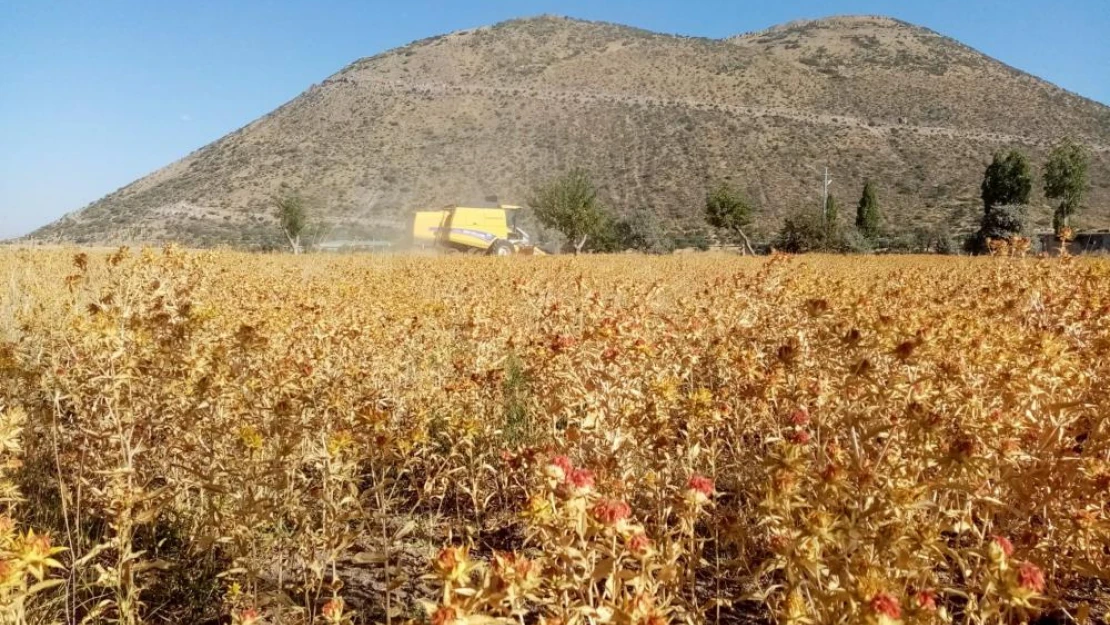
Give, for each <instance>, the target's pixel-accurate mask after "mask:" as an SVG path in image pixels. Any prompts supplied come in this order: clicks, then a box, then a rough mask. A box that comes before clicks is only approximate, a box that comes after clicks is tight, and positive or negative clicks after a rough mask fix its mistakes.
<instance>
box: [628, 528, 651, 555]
mask: <svg viewBox="0 0 1110 625" xmlns="http://www.w3.org/2000/svg"><path fill="white" fill-rule="evenodd" d="M648 549H651V539H650V538H648V537H647V534H644V533H643V532H640V533H639V534H635V535H633V536H632V538H629V539H628V550H629V551H631V552H632V553H636V554H643V553H647V550H648Z"/></svg>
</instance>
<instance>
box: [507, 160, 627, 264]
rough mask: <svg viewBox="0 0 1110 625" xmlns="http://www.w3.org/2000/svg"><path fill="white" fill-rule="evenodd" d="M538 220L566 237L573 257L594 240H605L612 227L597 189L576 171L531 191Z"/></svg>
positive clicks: (589, 180)
mask: <svg viewBox="0 0 1110 625" xmlns="http://www.w3.org/2000/svg"><path fill="white" fill-rule="evenodd" d="M528 205H529V206H531V207H532V210H533V212H534V213H535V215H536V219H537V220H539V222H540V223H541V224H543V225H544V226H545V227H548V228H554V229H556V230H558V231H559V232H561V233H563V236H565V237H566V238H567V244H568V245H569V246H570V247H571V248H572V249H573V250H574V253H575V254H576V255H577V254H580V253H582V250H583V248H585V247H586V243H587V242H588V241H589V240H590V238H591V237H598V238H601V237H605V236H607V234H608V232H607V231H608V230H609V229H611V228H612V223H611V221H610V220H609V219H608V217H607V216H606V214H605V209H604V208H603V207H602V205H601V201H600V200H599V199H598V197H597V187H595V186H594V183H593V180H591V179H590V175H589V173H587V172H586V171H585V170H584V169H580V168H575V169H573V170H571V171H569V172H567V173H566V174H564V175H562V176H560V177H558V178H555V179H553V180H549V181H548V182H545V183H543V184H541V185H539V186H537V187H536V188H535V189H533V190H532V194H531V196H530V197H529V199H528Z"/></svg>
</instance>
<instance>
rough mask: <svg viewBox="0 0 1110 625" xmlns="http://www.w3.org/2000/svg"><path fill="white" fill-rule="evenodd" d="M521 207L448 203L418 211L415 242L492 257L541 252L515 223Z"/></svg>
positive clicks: (539, 253)
mask: <svg viewBox="0 0 1110 625" xmlns="http://www.w3.org/2000/svg"><path fill="white" fill-rule="evenodd" d="M519 210H520V207H519V206H505V205H502V206H498V207H497V208H470V207H466V206H448V207H447V208H443V209H440V210H437V211H418V212H417V213H416V215H414V216H413V226H412V238H413V243H414V244H417V245H420V244H425V245H435V246H437V247H441V248H444V249H452V250H457V251H460V252H469V253H485V254H489V255H491V256H511V255H513V254H522V255H528V256H530V255H542V254H544V251H543V250H541V249H539V248H538V247H536V246H535V245H534V244H533V243H532V241H531V239H530V238H529V236H528V233H526V232H524V231H523V230H521V229H520V228H518V227H517V226H516V215H517V211H519Z"/></svg>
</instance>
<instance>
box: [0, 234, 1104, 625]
mask: <svg viewBox="0 0 1110 625" xmlns="http://www.w3.org/2000/svg"><path fill="white" fill-rule="evenodd" d="M0 276H2V277H3V279H4V283H3V284H2V285H0V311H2V313H3V314H2V315H0V439H2V445H0V454H2V458H0V471H2V474H0V478H2V484H0V498H2V502H0V510H2V514H0V622H2V623H32V624H44V623H102V622H106V623H126V624H136V623H234V624H237V625H249V624H255V625H260V624H270V623H273V624H277V623H284V624H309V623H328V624H333V625H337V624H341V623H389V624H391V625H392V624H393V623H397V624H400V623H407V622H427V623H432V624H434V625H463V624H467V625H485V624H492V623H506V624H509V623H518V624H521V625H525V624H527V625H532V624H540V623H542V624H545V625H578V624H585V623H590V624H604V623H614V624H619V625H666V624H670V623H675V624H678V623H786V624H791V625H803V624H817V623H882V624H885V625H892V624H895V623H907V624H909V623H1022V622H1032V621H1034V620H1037V619H1040V620H1041V621H1042V622H1100V621H1101V622H1105V620H1106V619H1107V618H1108V617H1107V606H1108V602H1110V591H1108V586H1107V584H1108V583H1110V518H1108V514H1110V508H1108V504H1110V264H1108V263H1107V262H1105V261H1100V260H1092V259H1077V258H998V257H996V258H975V259H969V258H949V257H834V256H804V257H791V256H782V255H774V256H771V257H765V258H758V259H757V258H740V257H736V256H731V255H723V254H703V255H677V256H669V257H645V256H638V255H621V256H608V257H606V256H596V257H580V258H572V257H548V258H508V259H499V258H472V257H463V256H452V257H443V258H420V257H404V256H396V257H380V256H340V257H323V256H318V255H317V256H301V257H293V256H274V255H249V254H241V253H235V252H228V251H207V252H194V251H185V250H180V249H174V248H167V249H144V250H127V249H121V250H114V251H110V250H106V251H95V250H86V251H80V250H60V249H59V250H26V249H24V250H19V249H3V250H0Z"/></svg>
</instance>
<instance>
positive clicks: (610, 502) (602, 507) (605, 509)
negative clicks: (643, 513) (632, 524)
mask: <svg viewBox="0 0 1110 625" xmlns="http://www.w3.org/2000/svg"><path fill="white" fill-rule="evenodd" d="M631 514H632V508H630V507H629V506H628V504H626V503H624V502H623V501H618V500H616V499H602V500H601V501H599V502H597V503H596V504H594V508H593V515H594V518H595V519H597V520H598V521H600V522H601V523H602V524H604V525H616V524H617V523H620V522H621V521H623V520H625V519H627V518H628V517H629V516H630V515H631Z"/></svg>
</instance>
